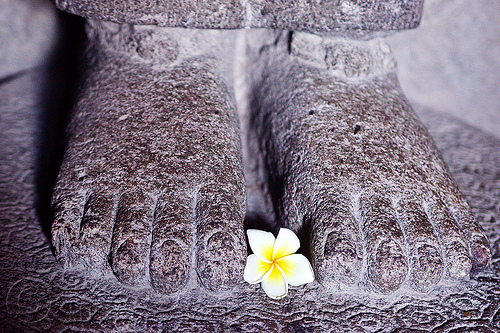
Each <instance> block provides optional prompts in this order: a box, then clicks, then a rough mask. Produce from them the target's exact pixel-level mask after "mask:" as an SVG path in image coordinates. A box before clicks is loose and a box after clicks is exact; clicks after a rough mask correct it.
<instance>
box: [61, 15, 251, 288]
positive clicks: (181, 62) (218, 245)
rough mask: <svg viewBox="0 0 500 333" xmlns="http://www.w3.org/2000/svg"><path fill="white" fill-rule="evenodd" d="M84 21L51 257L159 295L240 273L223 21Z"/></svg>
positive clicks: (218, 283)
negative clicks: (178, 25)
mask: <svg viewBox="0 0 500 333" xmlns="http://www.w3.org/2000/svg"><path fill="white" fill-rule="evenodd" d="M89 32H90V33H89V37H90V40H91V43H93V45H92V46H93V52H94V54H93V57H92V61H91V66H90V68H89V70H88V75H87V77H86V81H85V83H84V85H83V87H82V90H81V94H80V98H79V101H78V103H77V105H76V110H75V113H74V116H73V119H72V122H71V123H70V125H69V130H68V132H69V143H68V147H67V151H66V154H65V157H64V161H63V164H62V166H61V170H60V174H59V177H58V181H57V184H56V187H55V190H54V194H53V199H52V201H53V206H54V210H55V219H54V222H53V226H52V237H53V240H52V241H53V246H54V250H55V254H56V256H57V258H58V259H59V261H60V262H61V263H62V264H63V266H64V267H67V268H79V269H84V270H87V271H88V272H91V273H94V274H97V275H103V274H104V275H105V274H107V273H111V272H113V273H114V275H115V276H116V277H117V278H118V280H119V281H121V282H122V283H124V284H126V285H129V286H134V287H147V286H152V287H153V288H154V289H155V290H156V291H158V292H161V293H166V294H169V293H173V292H176V291H179V290H181V289H183V288H185V287H186V285H191V286H193V284H194V283H201V285H202V286H203V287H205V288H206V289H208V290H211V291H220V290H223V289H227V288H231V287H232V286H234V285H235V284H237V283H239V282H240V281H243V268H244V264H245V258H246V246H245V239H244V233H243V216H244V209H245V181H244V176H243V169H242V162H241V151H240V149H241V148H240V138H239V125H238V118H237V115H236V111H235V102H234V97H233V93H232V85H231V83H230V81H229V76H228V75H227V73H225V70H226V69H227V68H231V66H230V65H228V64H225V63H224V61H223V60H221V59H220V58H219V56H227V54H228V52H231V51H232V47H231V45H230V44H231V42H230V41H231V39H232V35H231V32H223V31H208V30H205V31H193V30H191V31H189V30H182V29H167V28H151V27H134V26H128V25H116V24H111V23H100V22H94V23H92V24H91V27H90V28H89ZM226 58H229V57H226Z"/></svg>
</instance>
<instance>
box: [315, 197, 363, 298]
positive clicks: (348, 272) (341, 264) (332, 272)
mask: <svg viewBox="0 0 500 333" xmlns="http://www.w3.org/2000/svg"><path fill="white" fill-rule="evenodd" d="M311 233H312V235H311V237H312V242H311V245H312V255H313V258H312V262H313V267H314V270H315V275H316V278H317V280H318V281H319V282H320V283H321V284H322V285H323V286H325V287H326V288H327V289H331V290H334V289H339V288H342V287H343V285H352V284H354V283H355V282H356V281H357V279H358V278H359V276H360V270H361V264H362V260H363V257H362V255H361V251H360V249H359V248H358V244H360V242H359V235H358V229H357V227H356V223H355V220H354V217H353V216H352V214H351V211H350V207H349V205H348V204H347V203H346V202H336V203H335V202H332V203H331V205H327V206H326V207H322V208H320V209H318V210H317V213H316V217H315V218H314V220H313V221H312V230H311Z"/></svg>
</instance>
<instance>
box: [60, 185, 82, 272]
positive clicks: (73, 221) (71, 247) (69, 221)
mask: <svg viewBox="0 0 500 333" xmlns="http://www.w3.org/2000/svg"><path fill="white" fill-rule="evenodd" d="M85 202H86V199H85V193H84V192H76V191H69V190H64V189H62V188H56V190H55V191H54V195H53V197H52V207H53V210H54V221H53V223H52V246H53V249H54V254H55V256H56V258H57V259H58V261H59V262H60V263H61V264H62V265H63V267H65V268H71V267H74V266H77V265H78V264H79V263H80V262H81V261H80V259H81V258H80V256H79V254H78V251H77V243H78V241H79V237H80V222H81V220H82V216H83V211H84V209H85Z"/></svg>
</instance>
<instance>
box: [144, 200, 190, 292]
mask: <svg viewBox="0 0 500 333" xmlns="http://www.w3.org/2000/svg"><path fill="white" fill-rule="evenodd" d="M191 203H192V198H190V197H189V196H188V195H187V194H185V193H175V192H173V191H169V192H168V194H163V195H161V196H160V198H159V199H158V203H157V205H156V210H155V214H154V220H153V231H152V232H153V235H152V241H151V256H150V264H149V274H150V277H151V285H152V286H153V288H154V289H155V290H156V291H158V292H160V293H163V294H170V293H173V292H175V291H177V290H179V289H181V288H182V287H183V286H185V284H186V282H187V278H188V275H189V269H190V267H191V263H190V258H189V253H190V252H191V251H190V249H191V244H192V232H191V230H190V229H191V227H192V222H191V218H192V214H191V212H192V204H191Z"/></svg>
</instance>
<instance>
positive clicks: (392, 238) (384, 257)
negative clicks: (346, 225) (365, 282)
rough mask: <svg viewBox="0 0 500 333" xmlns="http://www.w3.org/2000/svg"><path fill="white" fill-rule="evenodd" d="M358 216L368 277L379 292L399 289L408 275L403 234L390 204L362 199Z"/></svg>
mask: <svg viewBox="0 0 500 333" xmlns="http://www.w3.org/2000/svg"><path fill="white" fill-rule="evenodd" d="M361 214H362V219H363V234H364V237H365V246H366V255H367V265H368V272H367V273H368V278H369V279H370V281H371V283H372V284H373V286H374V287H375V288H376V289H378V290H379V291H381V292H390V291H393V290H396V289H398V288H399V286H400V285H401V284H402V283H403V282H404V280H405V278H406V275H407V273H408V262H407V259H406V256H405V254H404V252H403V248H402V244H403V241H404V239H403V232H402V231H401V228H400V226H399V224H398V223H397V220H396V215H395V212H394V209H393V207H392V205H391V203H390V202H389V201H388V200H386V199H383V198H379V197H362V198H361Z"/></svg>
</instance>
